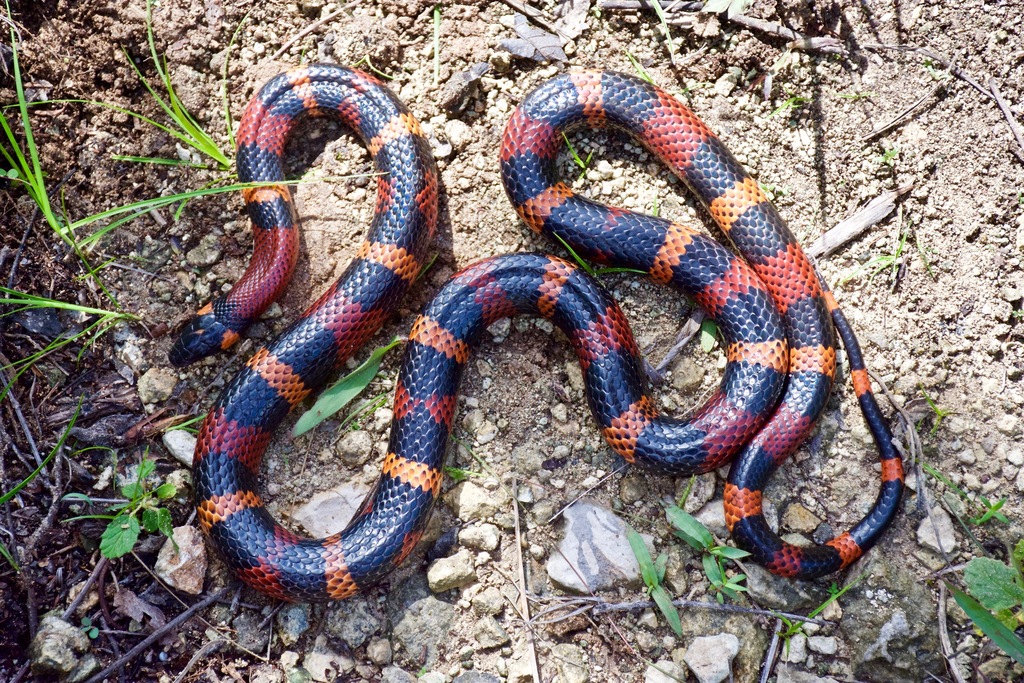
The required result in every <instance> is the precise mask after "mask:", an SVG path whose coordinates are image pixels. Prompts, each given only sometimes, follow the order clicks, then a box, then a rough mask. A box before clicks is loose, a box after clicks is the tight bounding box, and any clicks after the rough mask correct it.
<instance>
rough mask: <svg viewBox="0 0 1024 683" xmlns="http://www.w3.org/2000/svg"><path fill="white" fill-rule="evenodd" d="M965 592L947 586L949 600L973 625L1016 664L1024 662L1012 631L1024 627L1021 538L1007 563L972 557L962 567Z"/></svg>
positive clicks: (1020, 644)
mask: <svg viewBox="0 0 1024 683" xmlns="http://www.w3.org/2000/svg"><path fill="white" fill-rule="evenodd" d="M964 584H965V585H966V586H967V592H966V593H965V592H964V591H961V590H959V589H957V588H956V587H954V586H949V590H950V591H951V592H952V593H953V599H954V600H956V603H957V604H958V605H960V607H961V608H962V609H963V610H964V611H965V612H966V613H967V616H969V617H970V618H971V621H973V622H974V625H975V626H977V627H978V629H980V630H981V632H982V633H984V634H985V635H986V636H988V637H989V638H990V639H991V640H992V642H993V643H995V644H996V645H997V646H998V647H999V649H1001V650H1002V651H1003V652H1005V653H1006V654H1007V655H1009V656H1010V657H1011V658H1012V659H1013V660H1014V661H1016V662H1017V663H1018V664H1024V641H1022V640H1021V639H1020V638H1019V637H1018V636H1017V634H1016V633H1015V631H1017V630H1019V629H1020V628H1021V627H1022V626H1024V539H1022V540H1020V541H1018V542H1017V545H1016V546H1015V547H1014V549H1013V552H1012V553H1010V563H1009V564H1004V563H1002V562H1000V561H998V560H994V559H992V558H990V557H975V558H973V559H971V561H970V562H968V563H967V565H966V566H965V567H964Z"/></svg>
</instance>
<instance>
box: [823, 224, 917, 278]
mask: <svg viewBox="0 0 1024 683" xmlns="http://www.w3.org/2000/svg"><path fill="white" fill-rule="evenodd" d="M907 237H908V232H907V231H903V233H902V234H901V235H900V239H899V242H898V243H897V244H896V248H895V249H893V250H892V252H890V253H888V254H879V255H876V256H872V257H871V258H870V259H868V261H867V262H866V263H863V264H861V265H859V266H857V267H856V268H854V269H853V270H851V271H850V272H848V273H847V274H846V275H844V276H842V277H841V278H839V283H838V286H840V287H841V286H843V285H845V284H846V283H847V282H849V281H850V280H853V279H855V278H857V277H859V276H860V275H861V274H863V273H864V272H867V271H870V272H869V274H868V281H869V282H870V281H871V280H873V279H874V278H875V276H876V275H878V274H879V273H881V272H883V271H885V270H890V271H891V277H892V279H893V281H894V282H895V278H896V274H897V272H899V267H900V264H901V263H902V258H903V253H904V251H905V250H906V246H907Z"/></svg>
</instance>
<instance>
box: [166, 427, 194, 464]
mask: <svg viewBox="0 0 1024 683" xmlns="http://www.w3.org/2000/svg"><path fill="white" fill-rule="evenodd" d="M161 440H162V441H163V442H164V448H166V449H167V452H168V453H170V454H171V456H172V457H173V458H174V459H175V460H177V461H178V462H180V463H181V464H182V465H184V466H185V467H192V459H193V457H194V456H195V452H196V437H195V436H194V435H193V434H191V433H189V432H186V431H185V430H184V429H172V430H170V431H168V432H164V435H163V436H162V437H161Z"/></svg>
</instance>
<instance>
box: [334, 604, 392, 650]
mask: <svg viewBox="0 0 1024 683" xmlns="http://www.w3.org/2000/svg"><path fill="white" fill-rule="evenodd" d="M386 621H387V620H386V619H385V618H384V614H383V612H381V609H380V606H379V605H378V604H377V601H376V600H373V599H371V598H369V597H367V596H365V595H356V596H354V597H352V598H349V599H348V600H345V601H344V602H342V603H337V604H335V605H331V606H330V607H329V608H328V609H327V618H326V623H325V625H324V630H326V631H327V633H328V634H330V635H331V636H334V637H335V638H338V639H339V640H341V641H342V642H343V643H345V644H346V645H348V646H349V647H350V648H352V649H353V650H354V649H356V648H358V647H362V646H363V644H364V643H365V642H366V641H368V640H369V639H370V637H371V636H373V635H374V634H376V633H378V632H379V631H380V630H381V629H383V628H384V626H385V624H386Z"/></svg>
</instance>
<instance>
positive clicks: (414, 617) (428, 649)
mask: <svg viewBox="0 0 1024 683" xmlns="http://www.w3.org/2000/svg"><path fill="white" fill-rule="evenodd" d="M386 609H387V613H388V617H389V618H390V620H391V623H392V624H393V628H392V636H393V639H394V643H395V652H396V654H398V655H399V656H400V657H401V658H402V659H403V660H404V661H406V662H408V663H409V664H411V665H412V666H414V667H416V668H419V667H423V666H426V667H432V666H434V665H435V664H436V663H437V656H438V647H439V645H440V644H441V643H442V642H445V641H446V640H447V639H448V633H449V631H451V628H452V622H453V621H454V619H455V606H454V605H452V604H450V603H447V602H444V601H442V600H438V599H437V598H436V597H434V596H433V595H432V594H431V592H430V588H429V587H428V586H427V581H426V577H424V576H423V574H422V573H417V574H414V575H412V576H410V577H409V578H408V579H406V580H405V581H404V582H402V583H401V584H399V585H398V586H397V587H395V588H393V589H392V590H391V592H390V593H388V596H387V604H386Z"/></svg>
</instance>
